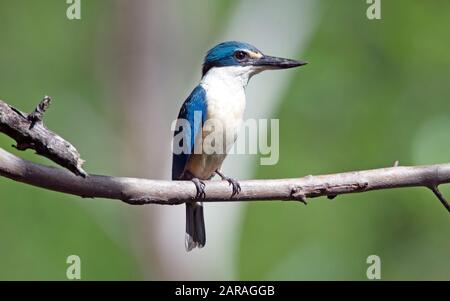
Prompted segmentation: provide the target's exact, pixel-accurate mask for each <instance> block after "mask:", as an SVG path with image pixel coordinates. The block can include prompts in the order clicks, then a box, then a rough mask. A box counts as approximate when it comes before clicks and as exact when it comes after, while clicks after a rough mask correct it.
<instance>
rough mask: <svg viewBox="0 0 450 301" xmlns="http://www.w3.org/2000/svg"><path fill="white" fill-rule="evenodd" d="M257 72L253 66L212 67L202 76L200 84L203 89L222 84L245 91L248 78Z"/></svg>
mask: <svg viewBox="0 0 450 301" xmlns="http://www.w3.org/2000/svg"><path fill="white" fill-rule="evenodd" d="M258 72H259V70H256V68H255V67H253V66H244V67H243V66H227V67H213V68H211V69H210V70H209V71H208V72H207V73H206V74H205V75H204V76H203V78H202V81H201V83H202V85H203V86H204V87H205V86H208V85H216V84H224V85H228V86H230V88H233V89H236V88H238V87H241V88H242V89H245V87H246V86H247V84H248V81H249V80H250V78H251V77H252V76H253V75H255V74H256V73H258Z"/></svg>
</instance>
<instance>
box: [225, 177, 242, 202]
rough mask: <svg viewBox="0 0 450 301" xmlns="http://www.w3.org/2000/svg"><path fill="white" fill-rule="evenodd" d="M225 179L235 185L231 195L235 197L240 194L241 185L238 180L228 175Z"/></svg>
mask: <svg viewBox="0 0 450 301" xmlns="http://www.w3.org/2000/svg"><path fill="white" fill-rule="evenodd" d="M224 180H226V181H227V182H228V183H229V184H230V185H231V186H232V187H233V192H232V194H231V197H234V196H235V195H238V194H239V193H240V192H241V185H240V184H239V182H238V181H236V180H235V179H233V178H229V177H226V178H225V179H224Z"/></svg>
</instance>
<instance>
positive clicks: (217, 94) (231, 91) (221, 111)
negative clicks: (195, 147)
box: [186, 77, 246, 179]
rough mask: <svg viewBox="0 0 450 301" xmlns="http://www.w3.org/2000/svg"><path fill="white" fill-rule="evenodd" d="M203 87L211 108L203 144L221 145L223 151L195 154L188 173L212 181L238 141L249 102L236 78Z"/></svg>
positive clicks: (203, 135) (205, 126)
mask: <svg viewBox="0 0 450 301" xmlns="http://www.w3.org/2000/svg"><path fill="white" fill-rule="evenodd" d="M201 85H202V87H203V88H204V89H205V92H206V99H205V101H206V104H207V110H206V120H205V123H204V127H203V131H202V138H203V139H202V140H201V141H202V143H203V144H204V148H205V147H208V146H209V144H208V143H210V142H212V141H214V143H215V145H216V146H217V143H221V147H220V149H221V150H222V151H219V152H211V151H203V152H202V153H201V154H193V155H191V156H190V158H189V160H188V164H187V166H186V169H187V170H189V172H190V173H191V174H193V175H194V176H196V177H197V178H200V179H209V178H211V177H212V176H213V175H214V172H215V171H216V170H217V169H219V168H220V167H221V165H222V162H223V160H224V159H225V157H226V154H227V151H229V150H230V148H231V147H232V146H233V144H234V142H235V141H236V139H237V134H238V131H239V129H240V127H241V124H242V120H243V116H244V111H245V102H246V100H245V91H244V86H243V85H242V81H239V80H236V79H235V78H227V77H225V78H223V77H218V78H210V79H208V80H205V81H203V82H202V83H201ZM196 141H199V139H197V140H196ZM197 143H199V142H196V144H197ZM216 149H218V148H216Z"/></svg>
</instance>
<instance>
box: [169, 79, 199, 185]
mask: <svg viewBox="0 0 450 301" xmlns="http://www.w3.org/2000/svg"><path fill="white" fill-rule="evenodd" d="M205 98H206V91H205V89H203V87H202V86H200V85H198V86H197V87H196V88H195V89H194V91H192V93H191V95H189V97H188V98H187V99H186V100H185V101H184V103H183V106H182V107H181V109H180V113H179V114H178V122H177V127H176V129H175V133H174V137H175V136H176V135H179V134H180V133H181V132H182V128H180V127H179V125H180V120H187V121H188V122H189V126H190V131H183V135H184V136H183V137H182V138H183V139H181V141H180V140H177V141H179V145H177V146H175V145H174V149H175V147H177V148H178V147H181V148H184V147H185V146H184V145H183V144H184V143H189V145H187V147H185V149H187V150H188V152H183V153H181V154H176V153H174V154H173V157H172V180H179V179H180V177H181V175H182V173H183V171H184V167H185V166H186V163H187V161H188V159H189V156H190V154H191V152H193V149H194V143H195V137H196V136H197V134H198V132H199V130H200V129H201V127H202V125H203V123H204V122H205V119H206V109H207V105H206V99H205ZM195 112H201V124H200V122H199V121H200V120H195V121H194V113H195ZM197 114H198V113H197ZM197 119H200V118H197ZM195 123H197V124H195ZM175 143H176V141H175V140H174V144H175Z"/></svg>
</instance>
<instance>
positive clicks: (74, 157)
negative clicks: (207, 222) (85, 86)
mask: <svg viewBox="0 0 450 301" xmlns="http://www.w3.org/2000/svg"><path fill="white" fill-rule="evenodd" d="M50 100H51V99H50V98H49V97H45V98H44V100H43V101H42V102H41V103H40V104H39V105H38V107H37V108H36V109H35V111H34V112H33V113H31V114H30V115H28V114H25V113H23V112H21V111H19V110H17V109H14V108H12V107H10V106H9V105H8V104H6V103H4V102H2V101H0V132H3V133H5V134H6V135H8V136H10V137H12V138H13V139H15V140H16V141H17V148H18V149H20V150H24V149H27V148H32V149H35V150H36V152H37V153H38V154H40V155H43V156H45V157H47V158H49V159H51V160H53V161H54V162H56V163H58V164H59V165H61V166H63V167H65V168H67V169H68V170H70V171H72V173H71V172H69V171H68V170H66V169H61V168H54V167H47V166H43V165H40V164H36V163H32V162H30V161H26V160H23V159H21V158H19V157H17V156H14V155H13V154H11V153H9V152H7V151H5V150H3V149H2V148H0V176H4V177H7V178H10V179H12V180H15V181H19V182H23V183H26V184H30V185H34V186H37V187H42V188H45V189H49V190H53V191H59V192H62V193H67V194H73V195H77V196H80V197H86V198H108V199H117V200H122V201H124V202H126V203H128V204H133V205H141V204H151V203H153V204H163V205H176V204H182V203H185V202H190V201H192V200H193V199H194V197H195V195H196V188H195V185H194V184H193V183H192V182H190V181H157V180H146V179H136V178H122V177H109V176H96V175H87V174H86V173H85V172H84V171H83V169H82V168H81V164H82V163H83V161H82V160H81V159H80V155H79V154H78V152H77V150H76V149H75V147H73V146H72V145H71V144H70V143H69V142H67V141H65V140H64V139H63V138H61V137H59V136H58V135H56V134H55V133H53V132H51V131H50V130H48V129H47V128H46V127H45V126H44V125H43V123H42V118H43V114H44V112H45V110H46V109H47V108H48V106H49V104H50ZM77 175H81V176H83V177H79V176H77ZM445 183H450V163H449V164H438V165H427V166H410V167H407V166H399V165H398V163H396V164H394V167H389V168H380V169H372V170H364V171H352V172H345V173H337V174H330V175H321V176H307V177H303V178H295V179H275V180H248V181H241V182H240V186H241V188H242V190H241V192H240V193H239V194H238V195H235V196H232V189H231V188H230V187H229V185H228V182H227V181H206V187H205V192H206V198H205V200H204V201H205V202H234V201H253V200H260V201H271V200H295V201H299V202H302V203H304V204H306V200H307V199H308V198H315V197H320V196H327V197H328V198H330V199H331V198H334V197H336V196H337V195H340V194H347V193H357V192H365V191H371V190H379V189H393V188H401V187H414V186H417V187H419V186H420V187H427V188H430V189H431V190H432V191H433V192H434V194H435V195H436V197H437V198H438V199H439V200H440V201H441V203H442V204H443V205H444V206H445V207H446V208H447V210H449V212H450V206H449V204H448V202H447V201H446V200H445V198H444V197H443V195H442V194H441V193H440V191H439V190H438V188H437V187H438V185H440V184H445Z"/></svg>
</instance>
